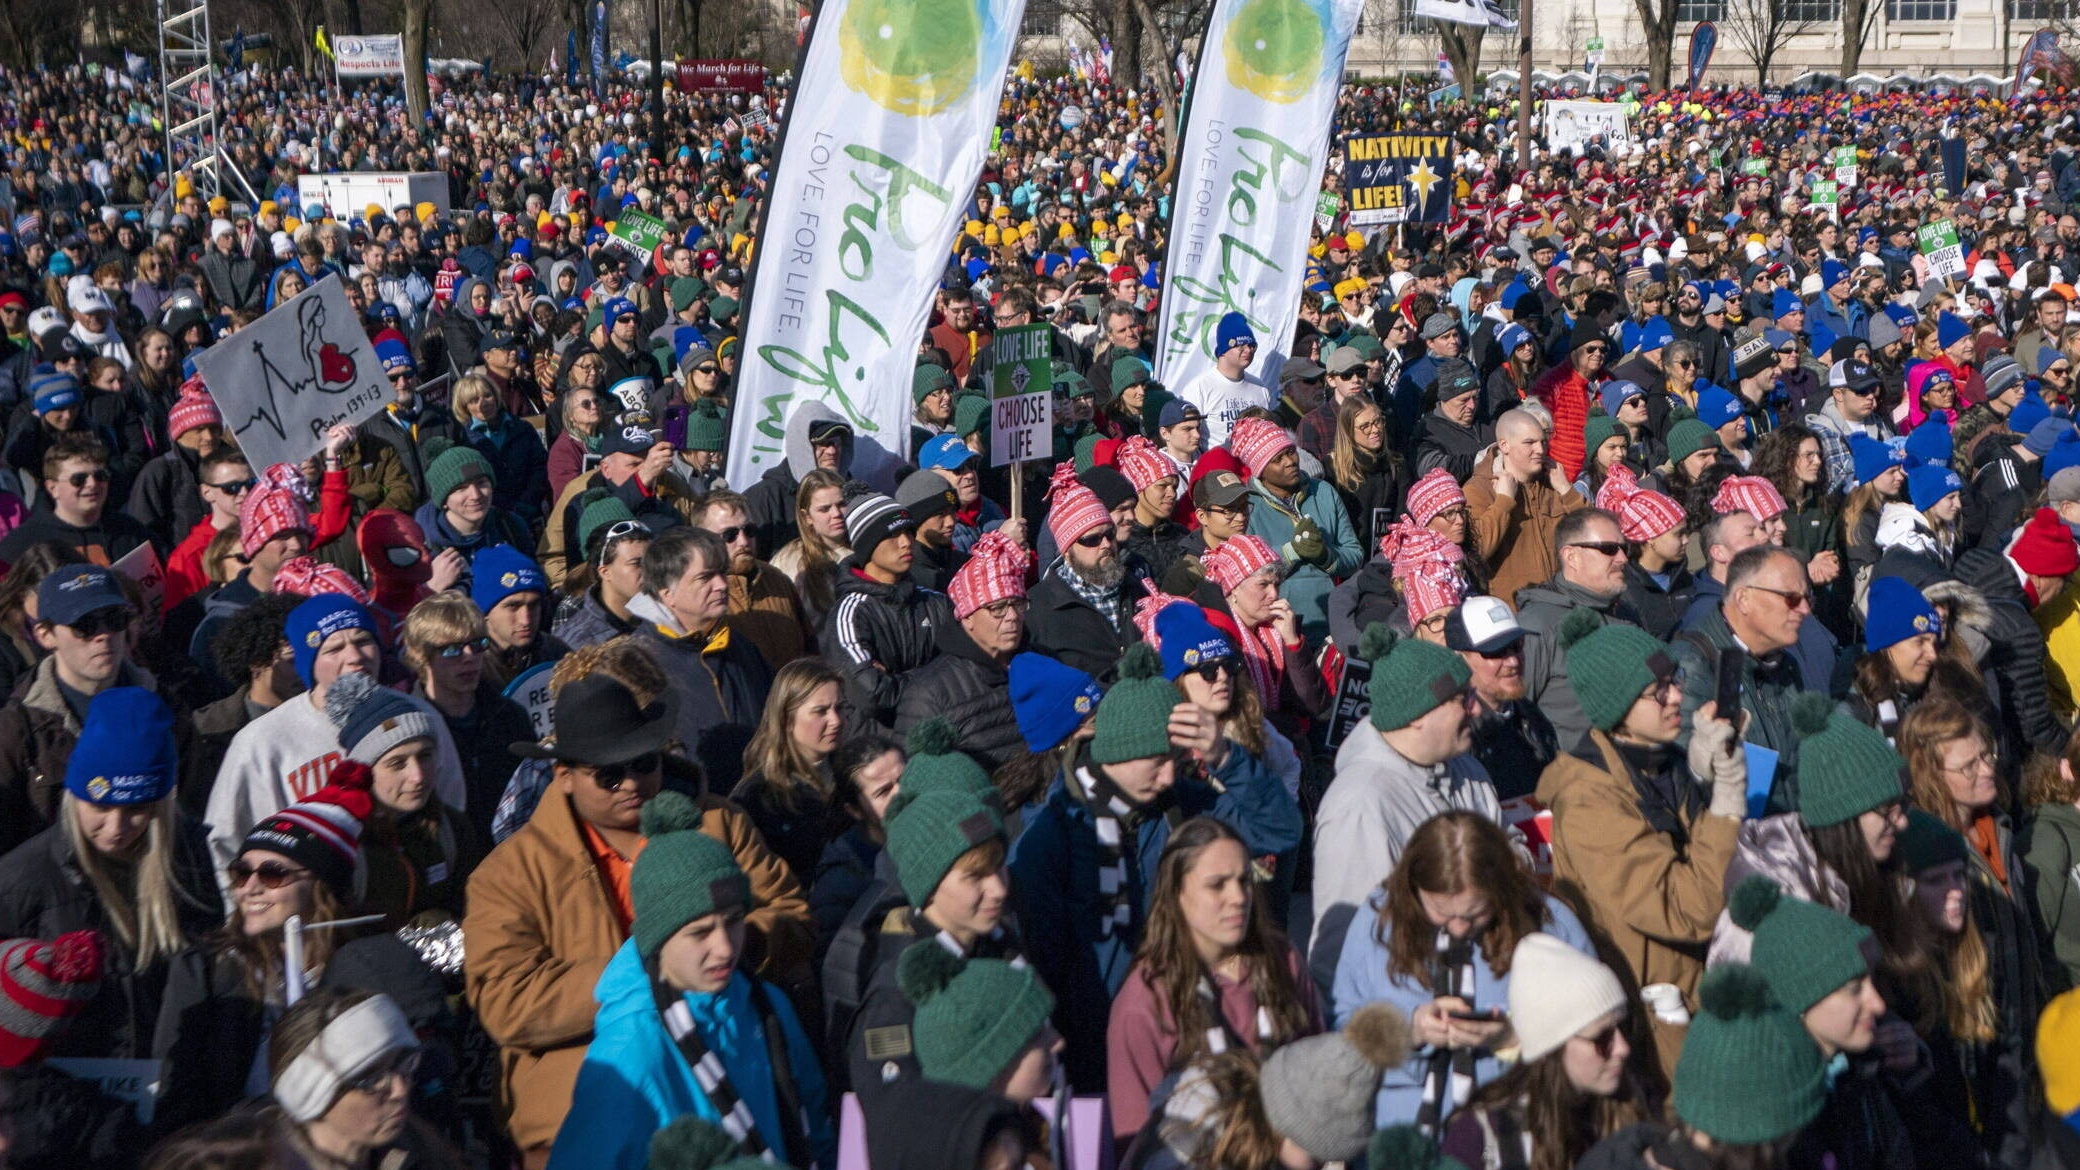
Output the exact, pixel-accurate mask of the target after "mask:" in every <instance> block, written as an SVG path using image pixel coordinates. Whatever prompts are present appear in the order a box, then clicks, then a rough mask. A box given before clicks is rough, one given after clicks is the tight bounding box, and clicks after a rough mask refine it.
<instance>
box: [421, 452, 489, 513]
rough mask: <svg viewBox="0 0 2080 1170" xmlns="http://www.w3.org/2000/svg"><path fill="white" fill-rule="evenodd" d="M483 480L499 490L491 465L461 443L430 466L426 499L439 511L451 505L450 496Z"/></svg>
mask: <svg viewBox="0 0 2080 1170" xmlns="http://www.w3.org/2000/svg"><path fill="white" fill-rule="evenodd" d="M479 476H481V477H483V478H485V479H488V480H490V481H491V486H493V487H497V486H498V476H497V475H496V474H494V473H493V472H492V470H491V464H490V463H489V462H488V461H487V460H485V458H484V457H483V456H482V455H479V454H478V453H477V449H476V448H475V447H471V446H468V445H465V444H461V443H458V444H456V445H455V446H452V447H449V448H448V449H447V450H445V451H442V452H441V453H440V454H439V455H436V456H435V457H434V459H433V462H431V463H429V464H427V465H426V498H427V500H428V501H429V502H431V503H432V504H433V506H434V509H435V510H436V511H438V510H439V509H440V508H442V507H444V506H445V505H446V504H447V502H448V496H449V494H450V493H452V492H454V491H455V489H456V488H459V487H461V486H462V485H463V484H466V483H468V482H469V481H471V480H473V479H476V478H478V477H479Z"/></svg>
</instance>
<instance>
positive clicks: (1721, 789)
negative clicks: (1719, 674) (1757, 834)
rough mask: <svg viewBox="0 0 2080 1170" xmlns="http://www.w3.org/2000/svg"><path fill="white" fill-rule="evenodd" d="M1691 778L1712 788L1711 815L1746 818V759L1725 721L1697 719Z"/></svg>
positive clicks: (1693, 734) (1692, 746) (1694, 730)
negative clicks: (1693, 777) (1695, 778)
mask: <svg viewBox="0 0 2080 1170" xmlns="http://www.w3.org/2000/svg"><path fill="white" fill-rule="evenodd" d="M1690 774H1691V775H1693V776H1695V777H1697V778H1698V779H1699V780H1702V781H1703V782H1705V783H1706V784H1709V785H1711V787H1712V804H1711V811H1712V812H1713V813H1714V814H1716V815H1718V816H1722V817H1732V818H1733V819H1735V820H1740V819H1741V818H1742V817H1745V816H1747V815H1748V757H1747V753H1745V752H1743V751H1741V750H1740V745H1739V744H1738V743H1736V742H1735V740H1734V726H1733V724H1731V723H1729V722H1727V721H1726V720H1724V719H1699V720H1696V721H1695V722H1694V724H1693V726H1692V727H1691V729H1690Z"/></svg>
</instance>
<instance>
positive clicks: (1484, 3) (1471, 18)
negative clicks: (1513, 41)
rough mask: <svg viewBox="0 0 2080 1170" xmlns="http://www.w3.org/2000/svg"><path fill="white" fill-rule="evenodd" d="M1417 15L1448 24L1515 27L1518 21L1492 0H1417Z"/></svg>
mask: <svg viewBox="0 0 2080 1170" xmlns="http://www.w3.org/2000/svg"><path fill="white" fill-rule="evenodd" d="M1416 15H1417V16H1422V17H1428V18H1429V19H1431V20H1442V21H1444V22H1446V23H1448V24H1476V25H1484V26H1486V27H1488V28H1515V27H1517V22H1516V21H1514V20H1511V19H1510V18H1509V17H1507V16H1504V15H1503V14H1502V11H1501V9H1499V8H1497V7H1495V5H1494V4H1493V3H1491V2H1490V0H1416Z"/></svg>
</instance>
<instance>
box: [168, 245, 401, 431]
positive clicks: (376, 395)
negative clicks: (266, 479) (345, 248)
mask: <svg viewBox="0 0 2080 1170" xmlns="http://www.w3.org/2000/svg"><path fill="white" fill-rule="evenodd" d="M196 364H197V367H198V368H199V370H200V371H201V374H202V380H203V383H204V384H205V385H207V386H208V387H209V395H210V397H211V398H214V399H216V402H217V410H218V411H219V412H221V413H222V414H223V416H224V425H225V427H227V428H229V429H230V431H231V433H232V434H233V435H235V436H237V437H238V445H239V448H240V449H241V450H243V451H244V452H245V453H246V455H247V457H248V458H249V459H250V460H251V461H252V464H253V466H254V467H255V468H256V469H257V468H264V467H272V466H274V465H275V464H277V463H301V462H303V460H304V459H306V458H308V457H309V456H312V455H315V454H317V453H318V449H319V448H321V447H323V446H324V445H325V432H326V431H327V430H330V429H331V428H332V427H333V426H334V425H335V424H337V423H343V422H344V423H358V422H360V421H361V420H363V419H365V418H368V417H369V416H370V415H373V414H374V413H376V412H377V411H379V410H381V409H382V408H383V404H384V403H385V402H388V401H389V400H390V379H388V378H387V377H385V376H384V375H383V365H382V363H381V362H379V361H377V360H376V354H375V347H374V346H373V345H372V344H370V342H369V340H368V334H367V333H366V332H365V331H363V329H362V328H361V321H360V319H359V317H357V316H356V314H355V312H354V307H353V306H352V305H349V304H348V303H347V294H346V292H345V291H344V290H343V289H342V288H341V287H340V283H339V278H338V277H334V276H328V277H326V278H325V279H324V280H321V281H319V282H318V283H316V284H314V285H312V286H311V287H309V288H307V289H305V290H303V291H302V292H300V293H298V294H296V295H295V296H293V297H291V298H289V299H288V300H286V301H283V302H282V303H281V304H279V305H276V306H275V307H274V308H273V309H272V310H270V311H269V312H268V314H267V315H266V316H265V317H262V318H260V319H259V320H258V321H255V322H253V323H252V324H251V325H248V326H246V327H245V328H244V329H241V330H239V331H238V332H236V333H234V334H232V335H231V336H229V337H226V338H225V339H224V340H222V341H220V342H218V343H217V344H215V345H213V346H210V347H209V348H208V349H206V350H204V351H202V356H201V358H199V359H197V362H196Z"/></svg>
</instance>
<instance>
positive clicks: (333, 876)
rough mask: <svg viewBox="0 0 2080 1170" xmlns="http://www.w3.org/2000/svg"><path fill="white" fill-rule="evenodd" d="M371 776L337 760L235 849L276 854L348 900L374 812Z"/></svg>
mask: <svg viewBox="0 0 2080 1170" xmlns="http://www.w3.org/2000/svg"><path fill="white" fill-rule="evenodd" d="M372 778H373V773H371V772H370V771H369V770H368V765H366V764H362V763H359V762H357V761H354V760H347V759H342V760H341V761H340V762H339V763H337V764H335V765H333V768H332V776H331V777H330V779H329V780H328V782H327V783H326V785H325V787H323V788H321V789H319V790H318V791H316V792H314V793H312V794H311V795H310V796H309V797H308V798H306V799H304V800H300V801H298V802H297V803H295V804H292V805H290V806H289V807H288V808H285V809H283V810H281V811H280V812H277V813H275V814H274V815H273V816H267V817H262V818H260V823H258V824H256V825H254V826H253V828H252V829H251V831H249V832H248V833H246V836H245V840H244V842H242V843H241V844H240V845H239V847H238V851H239V852H240V853H246V852H249V851H251V850H254V849H264V850H266V851H267V852H269V853H279V854H281V855H282V856H283V857H286V858H288V859H289V860H290V861H292V862H294V863H296V864H297V865H300V866H302V867H304V868H305V869H308V870H310V871H311V872H312V873H314V874H317V875H318V878H319V880H321V881H323V882H324V883H325V884H326V885H328V886H330V887H332V891H333V893H335V894H337V895H339V896H341V897H342V898H343V899H347V900H351V899H353V897H354V874H355V872H356V869H357V867H358V865H359V863H360V860H361V826H362V824H363V823H364V822H366V821H367V820H368V817H369V814H370V813H371V812H372V811H373V810H374V808H375V802H374V800H373V798H372V797H371V796H370V795H369V782H370V780H371V779H372Z"/></svg>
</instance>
